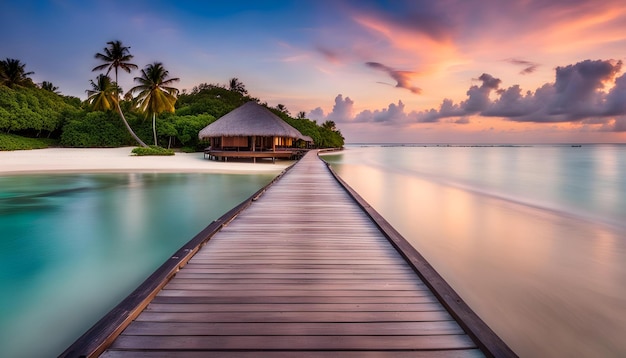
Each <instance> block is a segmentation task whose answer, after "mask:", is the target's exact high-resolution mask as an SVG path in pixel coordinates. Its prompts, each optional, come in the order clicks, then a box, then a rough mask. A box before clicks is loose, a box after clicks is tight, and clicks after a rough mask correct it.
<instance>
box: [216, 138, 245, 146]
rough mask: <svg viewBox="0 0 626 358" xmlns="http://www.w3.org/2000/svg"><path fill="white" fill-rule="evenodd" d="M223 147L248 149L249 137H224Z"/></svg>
mask: <svg viewBox="0 0 626 358" xmlns="http://www.w3.org/2000/svg"><path fill="white" fill-rule="evenodd" d="M222 146H223V147H247V146H248V137H224V140H223V141H222Z"/></svg>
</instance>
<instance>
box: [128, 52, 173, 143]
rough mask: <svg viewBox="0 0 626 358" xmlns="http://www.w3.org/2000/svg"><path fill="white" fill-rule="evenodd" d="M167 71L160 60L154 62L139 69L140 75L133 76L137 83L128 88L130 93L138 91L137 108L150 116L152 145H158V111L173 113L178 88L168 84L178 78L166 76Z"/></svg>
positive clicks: (167, 74)
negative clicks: (152, 136)
mask: <svg viewBox="0 0 626 358" xmlns="http://www.w3.org/2000/svg"><path fill="white" fill-rule="evenodd" d="M169 75H170V74H169V71H167V70H166V69H165V68H164V67H163V64H162V63H161V62H155V63H152V64H149V65H148V66H146V68H145V69H143V70H141V76H140V77H135V82H139V85H137V86H135V87H133V88H131V89H130V91H129V92H130V93H131V94H132V93H135V92H139V94H138V96H137V103H138V104H139V109H140V110H141V111H142V112H143V113H145V114H146V115H151V116H152V133H153V135H154V145H158V142H157V131H156V116H157V114H159V113H163V112H169V113H174V111H175V108H174V105H175V104H176V96H177V95H178V89H176V88H174V87H170V84H172V83H174V82H178V81H179V80H180V79H179V78H177V77H176V78H168V77H169Z"/></svg>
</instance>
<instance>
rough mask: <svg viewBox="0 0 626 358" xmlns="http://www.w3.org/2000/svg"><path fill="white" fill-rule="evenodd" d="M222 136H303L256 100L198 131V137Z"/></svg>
mask: <svg viewBox="0 0 626 358" xmlns="http://www.w3.org/2000/svg"><path fill="white" fill-rule="evenodd" d="M222 136H224V137H239V136H260V137H273V136H276V137H286V138H296V139H304V137H305V136H304V135H302V133H300V132H299V131H298V130H297V129H295V128H294V127H292V126H290V125H289V124H287V122H285V121H283V120H282V119H281V118H280V117H278V116H277V115H275V114H274V113H272V112H271V111H270V110H269V109H267V108H265V107H263V106H261V105H259V104H257V103H256V102H247V103H246V104H244V105H242V106H241V107H237V108H235V109H234V110H232V111H230V112H228V113H227V114H225V115H224V116H222V117H220V118H219V119H218V120H217V121H215V122H213V123H211V124H209V125H208V126H206V127H204V128H203V129H202V130H201V131H200V133H198V137H199V138H200V139H208V138H211V137H222ZM309 139H310V137H309Z"/></svg>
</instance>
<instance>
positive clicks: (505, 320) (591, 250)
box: [335, 148, 626, 357]
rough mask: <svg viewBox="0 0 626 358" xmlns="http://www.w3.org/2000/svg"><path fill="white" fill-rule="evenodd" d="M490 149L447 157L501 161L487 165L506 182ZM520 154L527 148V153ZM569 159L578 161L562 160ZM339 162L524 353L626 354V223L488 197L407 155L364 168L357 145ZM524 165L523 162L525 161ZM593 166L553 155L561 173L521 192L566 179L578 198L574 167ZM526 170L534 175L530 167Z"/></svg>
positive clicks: (456, 172) (588, 168)
mask: <svg viewBox="0 0 626 358" xmlns="http://www.w3.org/2000/svg"><path fill="white" fill-rule="evenodd" d="M378 149H380V148H378ZM508 149H511V148H508ZM374 150H375V149H372V151H374ZM547 150H548V151H551V149H550V148H548V149H547ZM357 152H358V151H357ZM488 152H491V153H488V154H486V158H482V159H480V160H478V159H470V158H469V157H471V155H469V154H467V155H461V154H459V153H453V155H451V156H450V157H449V158H447V159H446V160H443V159H442V160H441V162H442V163H447V164H446V165H453V162H454V161H456V160H461V159H459V158H463V159H462V160H463V161H467V162H470V163H477V161H480V162H481V163H489V164H488V166H489V167H491V166H493V167H495V168H496V169H493V167H491V168H490V169H487V170H486V172H487V173H490V174H489V175H490V178H489V179H488V180H493V183H498V182H502V181H503V180H504V181H507V179H503V178H505V177H506V176H507V175H510V174H507V173H499V171H508V170H510V168H511V165H507V164H506V163H508V161H507V160H504V159H503V158H501V157H499V156H498V154H497V153H494V151H488ZM359 154H360V155H363V152H362V151H361V152H359ZM396 155H398V153H396ZM438 155H439V156H444V155H443V154H442V153H441V152H440V153H438ZM473 155H474V156H478V155H477V154H476V153H474V154H473ZM506 155H507V156H508V154H506ZM516 155H517V156H518V157H519V156H522V157H524V156H528V154H525V153H523V152H522V153H521V154H520V153H516ZM409 156H410V154H409ZM371 158H375V156H372V157H371ZM440 159H441V158H440ZM524 160H525V161H526V162H527V163H528V159H524ZM563 160H572V162H571V163H570V165H569V166H565V167H563V166H561V164H560V163H561V162H562V161H563ZM335 161H336V162H338V163H341V164H336V165H335V168H336V169H337V171H338V173H339V174H340V175H341V176H342V178H344V179H345V180H346V181H347V182H348V183H349V184H350V185H351V186H353V188H355V189H356V190H357V191H358V192H359V193H360V194H361V195H362V196H363V197H364V198H365V199H366V200H367V201H368V202H369V203H370V204H371V205H372V206H373V207H375V208H376V210H378V211H379V212H380V213H381V214H382V215H383V216H384V217H385V218H386V219H387V220H388V221H389V222H390V223H391V224H392V225H393V226H394V227H395V228H396V229H398V231H400V232H401V233H402V234H403V235H404V236H405V237H406V238H407V239H408V240H409V241H410V242H411V243H412V244H413V245H414V246H415V247H416V248H417V249H418V250H419V251H420V252H421V253H422V254H423V255H424V256H425V257H426V258H427V259H428V260H429V261H430V262H431V264H432V265H433V266H434V267H435V268H436V269H437V270H438V271H439V272H440V273H441V274H442V276H443V277H444V278H445V279H446V280H447V281H448V282H449V283H450V284H451V285H452V286H453V287H454V288H455V289H456V290H457V291H458V292H459V293H460V294H461V296H462V297H463V298H464V299H465V300H466V301H467V302H468V304H469V305H470V306H471V307H472V308H473V309H474V310H475V311H476V312H477V313H478V314H479V315H480V316H481V317H482V318H483V319H484V320H485V321H486V322H487V323H488V324H489V325H490V326H491V327H492V328H493V329H494V330H495V331H496V332H497V333H498V334H499V335H501V337H503V338H504V339H505V341H506V342H507V343H508V344H509V345H510V346H511V347H512V348H513V349H514V350H515V351H516V352H517V353H518V354H519V355H520V356H522V357H598V356H602V357H613V356H614V357H620V356H625V355H626V341H625V340H624V339H623V333H624V332H626V315H625V314H624V312H626V299H624V297H626V266H624V265H623V262H625V261H626V242H625V240H624V239H625V238H626V230H624V228H623V227H620V226H617V227H616V226H611V225H605V224H603V223H601V222H596V221H593V220H587V219H581V217H580V216H577V215H575V214H571V215H570V214H567V213H565V212H562V211H553V210H546V209H542V208H541V207H540V205H532V206H528V205H523V203H520V202H515V201H511V200H503V199H502V198H498V197H497V196H494V195H481V194H480V190H470V191H468V190H463V188H462V187H461V186H458V185H457V186H455V185H452V186H451V185H447V184H448V183H449V181H447V180H442V181H437V180H432V179H433V178H434V177H437V176H438V175H441V174H440V172H436V171H435V172H433V173H430V175H428V176H426V177H425V178H424V177H423V176H419V175H415V174H414V173H415V172H413V173H412V172H411V171H410V170H409V169H407V168H410V167H411V166H413V167H418V166H420V165H422V163H421V162H420V163H419V165H418V164H416V162H414V161H413V162H411V163H412V164H407V162H404V163H403V165H405V167H406V168H403V169H402V170H395V167H394V168H385V167H384V165H383V164H381V163H377V165H373V166H370V165H368V166H363V165H358V164H356V163H358V160H356V158H354V157H353V156H352V153H351V152H350V151H347V152H346V153H344V154H343V157H342V155H339V156H338V157H335ZM521 163H522V164H520V161H518V164H517V165H518V166H520V165H521V166H522V169H524V168H523V165H525V164H524V162H523V161H522V162H521ZM427 165H430V166H437V165H439V164H436V163H429V164H427ZM594 165H595V164H594ZM594 165H591V164H590V159H589V158H585V157H584V156H583V157H579V158H571V157H570V158H563V157H559V156H555V157H549V158H546V160H545V161H543V162H542V163H540V164H538V167H540V168H544V167H545V168H546V170H547V168H548V167H549V168H552V169H556V174H554V173H553V172H554V170H553V171H552V172H546V173H545V176H544V180H545V181H546V183H544V184H543V188H539V189H538V188H517V190H520V193H522V191H521V190H529V191H530V192H533V193H542V192H543V191H545V192H546V193H549V194H550V195H551V196H552V195H554V191H553V189H557V188H559V187H561V189H562V190H564V191H561V192H560V193H559V194H558V195H568V196H571V195H573V194H574V193H573V192H572V189H573V188H575V187H576V186H577V185H578V184H577V183H573V184H572V183H568V182H567V181H566V180H565V179H566V178H567V175H572V173H573V172H572V170H575V171H576V172H579V171H580V173H579V174H581V176H582V178H583V180H584V181H585V182H587V181H590V180H593V179H591V178H596V176H597V174H596V173H595V166H594ZM498 167H500V168H498ZM463 168H465V169H463ZM467 168H468V167H467V166H466V167H463V166H461V165H459V166H455V169H447V168H446V169H445V170H446V171H452V172H454V175H457V176H464V177H471V176H472V175H474V174H468V173H461V172H462V171H463V170H467ZM572 168H575V169H572ZM385 169H386V170H385ZM417 170H419V169H417ZM472 170H473V169H472ZM517 170H518V171H520V170H521V169H520V168H518V169H517ZM474 171H475V170H474ZM584 171H593V172H594V173H593V174H589V173H582V172H584ZM519 174H520V175H522V176H532V174H531V173H524V172H523V170H522V171H520V172H519ZM370 178H374V180H370ZM550 181H551V182H550ZM509 184H510V181H509ZM494 185H495V184H494ZM526 185H528V184H526ZM481 186H482V189H485V190H486V189H489V188H488V187H486V186H485V185H484V184H481ZM562 187H565V188H567V189H563V188H562ZM551 188H552V189H551ZM585 190H587V192H586V193H582V195H583V196H580V195H579V196H578V197H576V198H573V199H572V198H569V197H568V198H567V199H566V200H573V201H586V200H587V199H589V195H590V194H589V191H588V189H585ZM381 192H384V193H385V194H384V195H381ZM613 194H614V195H615V193H613ZM533 195H535V194H533ZM585 195H586V196H585ZM623 198H624V197H623V196H622V199H623ZM536 203H538V202H536ZM592 210H593V208H592ZM590 217H591V216H589V218H590Z"/></svg>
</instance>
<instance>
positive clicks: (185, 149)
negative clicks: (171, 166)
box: [180, 147, 198, 153]
mask: <svg viewBox="0 0 626 358" xmlns="http://www.w3.org/2000/svg"><path fill="white" fill-rule="evenodd" d="M180 151H181V152H183V153H195V152H197V151H198V150H197V149H196V148H194V147H182V148H180Z"/></svg>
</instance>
